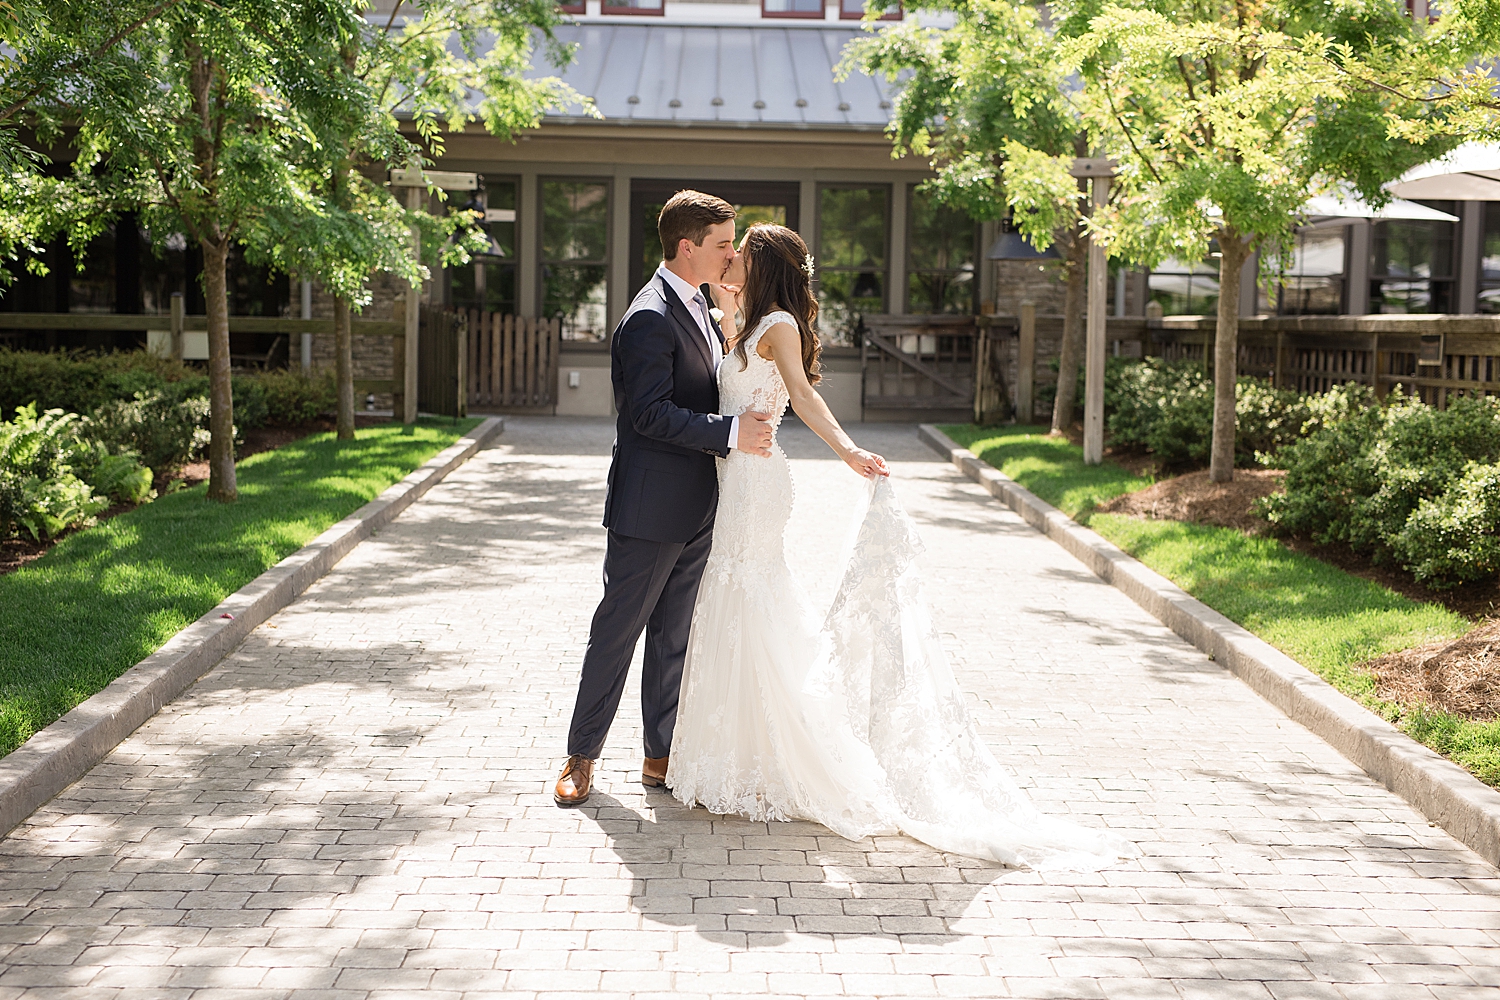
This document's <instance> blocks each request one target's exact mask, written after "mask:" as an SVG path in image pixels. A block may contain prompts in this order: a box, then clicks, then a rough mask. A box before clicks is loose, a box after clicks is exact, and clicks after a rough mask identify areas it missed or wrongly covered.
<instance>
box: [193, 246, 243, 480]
mask: <svg viewBox="0 0 1500 1000" xmlns="http://www.w3.org/2000/svg"><path fill="white" fill-rule="evenodd" d="M199 245H200V246H201V247H202V248H203V308H204V312H206V313H207V315H208V403H209V411H208V432H209V435H210V436H209V442H208V498H209V499H210V500H220V501H223V502H224V503H232V502H234V500H236V499H237V498H238V497H239V488H238V486H237V485H236V483H235V477H234V392H233V389H232V387H231V386H230V383H229V286H228V280H227V275H226V273H225V272H226V270H227V267H228V263H229V240H227V239H220V240H218V241H213V240H203V241H202V242H201V243H200V244H199Z"/></svg>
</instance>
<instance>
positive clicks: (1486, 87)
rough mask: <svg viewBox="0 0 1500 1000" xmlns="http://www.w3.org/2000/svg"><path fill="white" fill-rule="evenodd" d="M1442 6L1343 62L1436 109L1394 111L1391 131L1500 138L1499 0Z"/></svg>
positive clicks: (1369, 82) (1367, 80)
mask: <svg viewBox="0 0 1500 1000" xmlns="http://www.w3.org/2000/svg"><path fill="white" fill-rule="evenodd" d="M1437 6H1438V5H1437V4H1435V3H1434V4H1433V7H1434V8H1436V7H1437ZM1441 7H1442V14H1441V16H1440V17H1439V18H1438V19H1437V22H1436V23H1435V24H1432V25H1429V26H1427V27H1426V28H1425V29H1423V30H1419V31H1416V32H1413V33H1412V34H1411V35H1409V36H1399V35H1398V36H1397V37H1395V38H1389V39H1380V40H1378V41H1377V42H1376V43H1375V44H1371V45H1369V46H1368V47H1367V48H1365V49H1362V50H1359V51H1350V52H1348V53H1344V54H1343V59H1342V61H1341V62H1340V68H1341V69H1343V70H1345V71H1346V72H1349V73H1351V74H1352V75H1354V76H1356V77H1357V78H1358V80H1359V81H1360V83H1362V84H1364V85H1366V86H1370V87H1373V88H1376V89H1378V90H1380V91H1382V92H1385V93H1388V94H1391V95H1394V96H1396V97H1398V98H1400V103H1403V104H1405V103H1410V104H1417V105H1422V106H1426V107H1428V108H1430V109H1431V110H1432V112H1433V113H1431V114H1427V115H1422V116H1417V117H1412V116H1406V115H1401V114H1392V115H1388V116H1387V121H1386V125H1387V128H1388V130H1389V131H1390V133H1391V134H1392V135H1396V136H1400V137H1402V138H1406V139H1410V140H1413V141H1417V142H1421V141H1423V140H1427V139H1431V138H1434V137H1435V138H1439V139H1450V140H1453V139H1457V140H1478V141H1489V142H1494V141H1497V140H1500V0H1444V2H1443V3H1442V5H1441Z"/></svg>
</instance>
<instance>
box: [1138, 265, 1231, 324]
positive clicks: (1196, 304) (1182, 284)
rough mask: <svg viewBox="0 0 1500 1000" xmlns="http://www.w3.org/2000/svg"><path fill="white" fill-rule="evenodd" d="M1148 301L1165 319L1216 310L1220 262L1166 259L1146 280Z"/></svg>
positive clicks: (1199, 314)
mask: <svg viewBox="0 0 1500 1000" xmlns="http://www.w3.org/2000/svg"><path fill="white" fill-rule="evenodd" d="M1147 284H1148V287H1149V289H1150V300H1151V301H1152V302H1157V303H1160V305H1161V311H1162V314H1163V315H1165V316H1207V315H1208V314H1210V313H1213V312H1215V311H1217V310H1218V308H1219V261H1218V259H1217V258H1214V257H1210V258H1209V259H1208V260H1204V261H1199V262H1197V263H1188V262H1185V261H1180V260H1176V259H1174V258H1168V259H1166V260H1164V261H1162V262H1161V264H1160V265H1158V266H1157V267H1155V268H1153V269H1152V271H1151V274H1150V277H1149V278H1148V279H1147Z"/></svg>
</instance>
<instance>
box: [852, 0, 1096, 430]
mask: <svg viewBox="0 0 1500 1000" xmlns="http://www.w3.org/2000/svg"><path fill="white" fill-rule="evenodd" d="M877 7H878V5H876V4H872V5H871V7H870V8H869V13H868V15H867V22H866V23H867V26H869V27H870V28H872V29H873V31H874V33H873V34H872V35H871V36H870V37H868V38H863V39H858V40H856V41H855V42H853V43H852V44H851V45H850V48H849V51H848V53H847V54H846V57H845V60H844V67H845V72H847V71H848V70H849V69H852V68H855V67H858V68H859V69H862V70H863V71H865V72H866V73H869V74H871V75H879V76H883V77H884V78H886V79H887V80H889V81H892V82H897V81H899V82H900V92H899V93H898V95H897V97H896V100H895V106H894V110H893V111H892V116H891V123H890V126H889V127H888V129H887V132H888V134H889V135H890V137H891V140H892V142H893V144H894V147H895V152H896V153H897V154H898V155H915V156H920V157H923V158H926V159H927V160H928V161H929V162H930V163H931V164H932V167H933V170H934V173H935V176H934V178H933V179H932V180H931V181H929V182H928V185H927V186H928V190H930V191H932V192H934V193H935V194H936V195H937V196H938V197H939V198H940V199H941V200H942V201H944V202H946V203H948V204H951V205H954V206H957V207H959V208H962V209H964V210H965V211H967V212H968V213H969V215H970V216H971V217H972V218H975V219H979V220H985V219H1002V218H1006V217H1007V216H1008V217H1009V218H1010V219H1011V220H1012V225H1013V227H1014V228H1015V229H1016V230H1017V231H1018V232H1020V233H1021V234H1022V235H1024V236H1025V237H1026V238H1027V239H1028V240H1029V241H1030V242H1031V244H1032V245H1033V246H1035V247H1036V248H1037V249H1039V250H1046V249H1047V248H1048V247H1051V246H1053V245H1054V244H1055V245H1056V246H1057V249H1058V251H1059V254H1060V256H1061V262H1060V263H1061V269H1062V273H1063V279H1064V281H1065V283H1066V290H1065V293H1064V299H1063V338H1062V344H1061V349H1060V351H1059V357H1058V382H1057V395H1056V397H1055V398H1054V401H1053V408H1052V432H1053V433H1054V434H1063V433H1066V432H1067V430H1068V428H1069V427H1070V426H1071V425H1072V423H1073V413H1074V410H1075V407H1076V405H1077V396H1078V389H1077V386H1078V366H1079V363H1080V361H1081V360H1082V357H1083V339H1084V300H1085V289H1084V277H1085V272H1086V270H1087V263H1088V235H1087V232H1086V229H1085V224H1084V221H1085V215H1084V211H1085V206H1084V202H1083V200H1082V199H1083V194H1084V188H1083V183H1082V182H1081V181H1078V180H1076V179H1074V178H1072V177H1070V176H1068V175H1067V166H1068V164H1070V163H1071V162H1072V160H1073V158H1074V157H1077V156H1086V155H1088V134H1087V132H1086V131H1085V129H1084V125H1083V122H1082V120H1081V118H1080V116H1079V114H1078V112H1077V111H1076V109H1074V108H1073V106H1072V105H1071V104H1070V102H1069V100H1068V93H1067V92H1068V90H1069V86H1070V85H1069V81H1068V79H1067V74H1066V72H1065V69H1064V66H1063V63H1062V60H1061V59H1060V58H1059V54H1058V37H1057V36H1056V34H1055V32H1054V31H1053V30H1051V28H1050V27H1049V26H1048V25H1047V23H1046V22H1045V20H1044V17H1043V15H1042V12H1041V11H1040V10H1039V9H1038V8H1037V7H1036V6H1035V5H1033V4H1029V3H1025V2H1022V0H909V2H907V3H906V4H905V6H904V9H905V11H906V14H907V17H906V18H905V19H904V20H903V21H902V22H900V23H897V24H890V25H887V24H881V23H880V22H878V21H875V20H873V19H874V18H876V17H878V16H879V15H880V13H881V11H880V10H879V9H877ZM923 14H929V15H949V16H950V17H951V19H952V25H951V27H946V28H939V27H936V26H934V24H933V23H932V22H931V21H929V20H928V19H926V18H923V17H921V16H920V15H923ZM1053 167H1060V170H1058V169H1051V168H1053ZM1021 419H1030V414H1023V415H1022V417H1021Z"/></svg>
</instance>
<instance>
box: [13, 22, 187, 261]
mask: <svg viewBox="0 0 1500 1000" xmlns="http://www.w3.org/2000/svg"><path fill="white" fill-rule="evenodd" d="M177 2H178V0H117V2H112V3H109V4H100V3H97V2H94V0H0V178H3V180H0V284H8V283H9V282H10V281H11V280H12V279H13V277H14V271H13V265H14V264H15V263H16V262H17V261H18V260H19V259H21V258H22V257H24V258H25V265H26V266H27V267H28V268H29V269H30V270H32V271H33V272H35V273H39V274H45V273H47V270H48V268H47V264H46V257H45V255H44V254H43V252H42V251H43V248H42V243H44V242H45V241H46V240H48V239H50V238H51V237H52V236H54V235H55V234H56V233H58V232H61V231H67V232H68V234H69V238H70V242H72V244H73V245H74V247H75V249H81V248H82V247H83V246H86V245H87V243H88V241H89V240H91V239H93V237H94V236H96V235H98V233H99V232H100V231H101V230H102V229H103V228H104V226H106V225H107V224H108V222H109V219H110V214H111V204H110V199H109V197H108V189H107V188H106V187H105V186H103V185H101V184H99V183H98V181H97V180H96V179H95V178H93V177H91V176H89V175H87V174H85V175H84V176H81V177H74V176H70V175H68V173H67V172H66V171H56V170H50V171H49V170H48V167H50V166H51V161H50V159H49V157H48V156H47V155H46V150H47V149H48V148H50V147H52V146H53V145H55V144H57V143H58V142H59V141H60V140H61V139H62V138H63V128H64V125H65V124H67V123H68V122H69V121H70V120H71V119H72V118H75V117H76V107H77V103H78V101H79V100H80V99H86V94H87V89H86V87H85V86H84V84H85V82H86V75H87V73H86V71H88V70H89V69H91V68H93V67H94V66H95V65H96V64H98V63H99V61H100V60H105V59H108V58H109V57H110V56H111V55H112V54H113V53H115V51H116V50H117V49H119V48H120V47H121V46H124V45H128V44H129V42H130V39H131V36H132V35H133V34H135V32H136V31H138V30H139V29H140V28H142V27H143V26H145V25H147V24H149V23H150V22H151V21H153V20H154V19H155V18H157V17H158V16H160V15H161V14H162V12H163V11H165V10H167V9H168V8H170V7H172V6H173V5H175V4H176V3H177Z"/></svg>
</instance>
